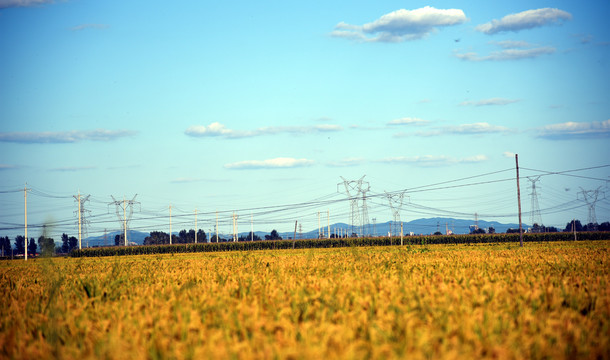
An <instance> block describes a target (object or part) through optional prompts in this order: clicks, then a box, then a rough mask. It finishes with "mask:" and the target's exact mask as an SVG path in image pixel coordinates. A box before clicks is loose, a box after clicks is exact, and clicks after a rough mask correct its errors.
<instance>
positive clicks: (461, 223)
mask: <svg viewBox="0 0 610 360" xmlns="http://www.w3.org/2000/svg"><path fill="white" fill-rule="evenodd" d="M471 225H475V221H474V220H463V219H453V218H438V217H437V218H425V219H417V220H412V221H407V222H403V233H404V234H405V235H408V234H410V233H413V234H414V235H430V234H434V233H435V232H436V231H440V232H441V233H443V234H445V233H446V231H447V230H449V231H451V232H452V233H454V234H469V233H470V226H471ZM394 226H396V227H397V228H396V229H395V230H394V229H393V227H394ZM478 226H479V228H483V229H485V230H486V231H487V230H488V229H489V227H491V226H493V227H494V229H495V230H496V232H497V233H503V232H506V230H507V229H511V228H512V229H517V228H519V224H514V223H510V224H503V223H500V222H497V221H485V220H479V221H478ZM323 228H324V230H323V232H324V234H326V232H327V228H328V226H324V227H323ZM527 228H528V225H526V224H523V229H527ZM330 229H331V234H334V233H335V232H337V233H339V234H341V233H343V234H347V233H350V231H351V230H350V225H348V224H345V223H335V224H331V225H330ZM337 229H341V230H337ZM353 231H354V232H356V233H358V234H360V233H361V232H363V233H365V234H370V235H373V236H374V235H376V236H385V235H388V234H389V233H390V231H391V232H392V233H395V234H398V233H400V223H398V224H396V225H395V224H394V223H393V222H391V221H388V222H385V223H379V224H375V225H374V224H369V225H368V227H366V228H365V229H363V230H362V231H361V230H360V227H356V228H355V229H354V230H353ZM293 234H294V233H293V232H283V233H280V236H282V238H284V239H288V238H292V236H293ZM317 236H318V229H314V230H312V231H309V232H306V233H303V234H302V236H299V234H298V233H297V238H304V239H311V238H316V237H317Z"/></svg>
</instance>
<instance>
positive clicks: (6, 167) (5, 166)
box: [0, 164, 17, 171]
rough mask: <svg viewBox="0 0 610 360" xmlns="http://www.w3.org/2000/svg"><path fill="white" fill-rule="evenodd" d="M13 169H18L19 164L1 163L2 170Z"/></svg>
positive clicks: (0, 168) (0, 169)
mask: <svg viewBox="0 0 610 360" xmlns="http://www.w3.org/2000/svg"><path fill="white" fill-rule="evenodd" d="M12 169H17V166H15V165H9V164H0V171H2V170H12Z"/></svg>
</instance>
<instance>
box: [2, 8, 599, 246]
mask: <svg viewBox="0 0 610 360" xmlns="http://www.w3.org/2000/svg"><path fill="white" fill-rule="evenodd" d="M609 8H610V4H609V3H608V2H607V1H587V2H574V1H511V2H501V3H499V2H494V3H493V4H490V3H489V2H487V1H468V2H455V1H452V2H448V1H428V2H421V1H402V2H398V1H384V2H365V1H361V2H357V1H345V2H326V1H324V2H316V1H312V2H305V3H303V2H300V3H291V2H264V3H256V2H240V1H233V2H207V1H203V2H199V1H196V2H191V1H185V2H180V3H179V4H169V5H168V4H163V5H161V4H159V5H157V4H156V3H155V2H153V3H151V2H140V1H130V2H117V1H103V2H94V1H87V0H81V1H72V0H66V1H44V0H38V1H29V0H0V34H2V36H1V37H0V64H1V66H0V84H1V85H0V104H1V106H0V119H1V123H0V154H1V155H0V178H1V179H2V180H1V182H0V191H4V192H3V193H1V194H0V200H2V204H3V205H2V210H1V215H0V216H1V218H0V222H2V224H0V227H2V228H3V231H4V234H7V235H11V236H12V235H14V234H17V233H20V232H22V231H21V230H19V229H20V226H21V225H20V224H23V222H24V220H23V192H21V193H19V192H12V191H13V190H17V189H19V188H23V187H24V186H25V183H26V182H27V184H28V187H31V188H32V189H33V190H32V192H31V193H30V194H29V197H28V210H29V211H28V213H29V220H28V221H29V222H30V223H31V224H32V226H34V229H36V227H35V226H36V225H41V224H43V223H47V224H54V226H53V227H52V229H53V230H52V232H53V233H54V234H61V233H62V232H68V233H71V234H74V231H75V229H76V226H75V225H74V222H75V219H76V217H75V214H74V211H75V210H76V203H75V202H74V199H73V198H72V195H76V194H77V192H78V191H79V190H80V192H81V193H82V194H87V195H91V197H90V202H88V203H87V204H86V206H87V209H88V210H90V212H88V213H87V215H88V216H90V217H91V219H90V224H89V226H88V232H89V234H90V235H99V234H100V233H102V232H103V230H104V229H108V230H109V231H113V230H116V228H117V227H120V225H119V224H118V222H117V221H114V219H115V218H116V215H115V208H114V206H111V205H109V204H108V203H109V202H111V201H112V199H111V197H110V195H112V196H114V197H115V198H117V199H119V198H120V199H122V198H123V196H125V197H126V198H128V199H131V198H133V196H134V195H135V194H138V196H137V198H136V200H138V201H139V202H140V204H139V206H138V207H137V209H135V212H134V215H133V218H132V223H131V225H132V227H134V228H138V229H139V230H142V231H151V230H163V231H167V230H168V229H167V227H168V225H167V223H168V220H169V209H168V207H169V205H170V204H171V205H172V206H173V214H174V216H176V214H179V215H181V217H179V218H176V219H174V220H173V221H175V225H174V227H173V229H174V230H176V229H179V228H188V227H193V226H194V216H191V215H190V214H192V213H193V214H194V210H195V209H197V210H198V212H199V213H200V214H201V215H199V216H200V217H199V219H198V221H199V223H198V224H199V226H200V227H201V228H203V229H204V230H206V231H208V230H209V229H211V228H213V226H214V224H213V221H215V212H216V211H219V212H220V218H221V221H220V223H221V229H220V231H221V232H230V231H231V225H230V215H229V214H231V213H232V212H233V211H236V212H237V213H238V214H239V216H240V224H239V230H240V231H247V230H249V229H250V219H251V218H254V223H255V230H260V231H270V230H271V229H273V228H277V229H278V230H280V231H289V230H291V229H293V227H294V221H299V222H300V223H302V224H303V230H304V231H307V230H311V229H312V228H315V227H317V212H318V211H321V212H326V211H330V217H331V222H346V223H347V222H349V221H350V203H349V201H347V195H346V194H345V192H343V193H341V192H340V191H341V187H338V184H340V183H342V181H343V180H342V178H341V176H342V177H343V178H345V179H346V180H357V179H360V178H361V177H362V176H364V175H366V176H365V178H364V180H365V181H368V185H369V186H370V189H369V191H368V192H367V195H369V196H372V198H370V199H368V201H367V205H368V217H369V221H372V218H376V219H377V222H385V221H388V220H391V219H392V212H391V209H390V208H389V206H388V201H387V198H385V197H384V194H385V193H384V192H385V191H388V192H401V191H403V190H407V192H406V196H408V198H406V199H407V200H405V205H404V206H403V208H402V211H401V218H402V220H405V221H410V220H413V219H417V218H422V217H432V216H452V217H457V218H474V213H475V212H476V213H478V214H479V217H480V218H483V219H486V220H497V221H501V222H516V221H517V218H516V216H515V214H516V211H517V210H516V209H517V203H516V183H515V181H514V180H512V181H511V180H510V179H511V178H514V176H515V171H514V167H515V159H514V154H519V159H520V165H521V166H522V167H523V169H522V170H521V174H522V176H523V177H524V178H523V179H522V181H521V187H522V189H521V191H522V206H523V209H524V211H525V212H528V211H531V206H532V204H531V196H530V195H529V194H531V187H530V185H531V181H529V180H527V178H526V177H527V176H530V177H533V176H537V175H543V176H542V177H541V178H540V180H539V182H537V183H536V187H537V194H538V201H539V207H540V209H541V216H542V220H543V223H545V224H546V225H554V226H561V227H563V226H565V223H566V222H567V221H569V220H570V219H572V218H574V217H576V218H578V219H581V220H582V221H583V222H586V220H587V217H588V214H589V213H588V210H589V208H588V206H587V202H586V201H584V200H583V199H584V196H585V194H583V193H582V190H599V191H598V201H597V202H596V215H597V220H598V222H602V221H608V220H610V204H609V203H608V200H607V199H604V196H605V193H607V192H608V188H607V181H605V180H607V179H610V178H609V175H610V167H607V166H606V167H604V166H605V165H608V164H610V161H609V160H608V153H609V150H610V145H609V144H610V143H609V141H608V139H609V138H610V102H609V100H610V99H609V97H608V94H610V85H609V84H610V81H608V80H609V79H610V76H609V75H610V71H609V66H610V63H609V54H610V26H608V24H607V19H606V18H607V14H608V13H610V9H609ZM585 168H586V169H587V170H581V171H572V170H577V169H585ZM549 172H562V174H554V175H553V174H549ZM491 173H493V174H491ZM485 174H489V175H485ZM479 175H481V176H479ZM470 177H472V178H470ZM463 178H470V179H465V180H461V181H453V180H458V179H463ZM444 182H449V183H447V185H450V186H452V187H448V186H445V185H443V186H441V185H434V184H438V183H444ZM475 183H476V184H477V185H475ZM352 184H353V183H352ZM458 185H459V186H458ZM416 190H418V191H416ZM424 190H425V191H424ZM588 196H589V197H588V199H589V202H590V201H592V200H591V196H592V193H588ZM609 197H610V194H609ZM319 199H323V200H324V202H321V203H318V202H316V201H318V200H319ZM292 204H302V205H299V206H294V205H292ZM303 204H305V205H303ZM361 205H362V203H361V202H360V203H359V206H361ZM30 213H31V214H30ZM471 214H472V215H471ZM529 215H531V214H525V215H524V222H526V223H527V222H529ZM32 231H33V232H34V236H37V235H38V233H37V231H38V232H39V230H32ZM55 236H57V235H55Z"/></svg>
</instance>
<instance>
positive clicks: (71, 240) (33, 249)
mask: <svg viewBox="0 0 610 360" xmlns="http://www.w3.org/2000/svg"><path fill="white" fill-rule="evenodd" d="M562 231H563V232H572V231H577V232H583V231H610V222H608V221H606V222H603V223H601V224H596V223H589V224H586V225H583V224H582V223H581V222H580V220H574V221H570V222H568V223H567V224H566V227H565V228H564V229H563V230H562ZM518 232H519V229H508V230H507V231H506V233H518ZM530 232H532V233H550V232H559V230H558V229H557V228H555V227H553V226H551V227H546V226H544V225H538V224H534V225H533V226H532V227H531V228H530ZM477 233H481V234H484V233H486V231H485V230H484V229H481V228H479V229H477ZM488 233H490V234H494V233H495V229H494V228H493V227H490V228H489V229H488ZM333 235H334V234H333ZM434 235H441V233H440V232H439V233H435V234H434ZM331 237H334V236H331ZM207 239H208V237H207V234H206V233H205V231H203V230H201V229H200V230H198V231H197V242H198V243H205V242H207ZM251 240H254V241H259V240H262V239H261V238H260V237H259V236H258V235H256V234H253V233H252V232H250V233H249V234H248V235H245V236H244V235H242V236H240V237H239V239H238V241H251ZM265 240H282V237H281V236H280V235H279V233H278V232H277V231H276V230H273V231H271V233H270V234H269V235H265ZM228 241H232V239H224V238H218V239H217V238H216V235H212V237H211V238H210V242H212V243H218V242H228ZM169 243H170V241H169V234H168V233H165V232H162V231H152V232H150V235H149V236H147V237H146V238H145V239H144V245H161V244H169ZM192 243H195V230H193V229H191V230H188V231H187V230H181V231H180V232H179V233H178V235H174V234H172V244H192ZM114 244H115V245H117V246H120V245H124V244H125V241H124V237H123V234H120V235H116V236H115V238H114ZM25 246H26V245H25V237H24V236H22V235H17V236H16V237H15V239H14V247H11V240H10V238H9V237H8V236H4V237H0V256H11V255H21V254H24V253H25ZM27 247H28V253H29V254H37V253H39V251H40V254H41V255H42V256H51V255H53V254H55V253H56V252H57V253H63V254H67V253H69V252H70V251H72V250H74V249H77V248H78V239H77V238H76V237H74V236H68V235H67V234H65V233H64V234H62V235H61V246H59V247H56V245H55V241H54V240H53V238H50V237H47V236H45V235H41V236H40V237H39V238H38V240H37V241H36V239H35V238H33V237H32V238H30V239H29V240H28V244H27Z"/></svg>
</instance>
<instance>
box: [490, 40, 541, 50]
mask: <svg viewBox="0 0 610 360" xmlns="http://www.w3.org/2000/svg"><path fill="white" fill-rule="evenodd" d="M490 44H494V45H497V46H499V47H501V48H503V49H515V48H529V47H532V45H531V44H530V43H528V42H527V41H522V40H502V41H491V42H490Z"/></svg>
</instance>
